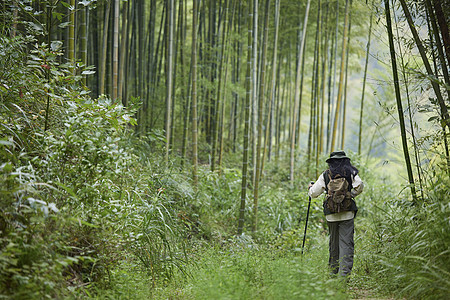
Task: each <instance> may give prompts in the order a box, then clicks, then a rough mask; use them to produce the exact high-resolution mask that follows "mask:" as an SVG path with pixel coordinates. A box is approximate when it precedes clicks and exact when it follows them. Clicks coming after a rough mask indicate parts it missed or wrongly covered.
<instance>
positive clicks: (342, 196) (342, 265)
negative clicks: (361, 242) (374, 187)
mask: <svg viewBox="0 0 450 300" xmlns="http://www.w3.org/2000/svg"><path fill="white" fill-rule="evenodd" d="M326 162H327V163H328V169H327V170H326V171H325V172H323V173H322V174H321V175H320V176H319V178H318V179H317V181H316V182H315V183H314V182H311V183H310V184H309V186H308V189H309V191H308V195H309V196H310V197H312V198H317V197H318V196H319V195H320V194H322V193H323V192H324V191H325V192H326V197H325V201H324V203H323V212H324V214H325V217H326V219H327V223H328V230H329V235H330V242H329V251H330V258H329V261H328V264H329V266H330V268H331V274H338V273H339V274H340V275H341V276H348V275H350V273H351V271H352V267H353V252H354V242H353V233H354V222H353V219H354V218H355V215H356V212H357V211H358V208H357V207H356V203H355V200H354V197H355V196H357V195H359V194H360V193H361V192H362V190H363V187H364V184H363V182H362V180H361V178H360V177H359V176H358V169H356V168H355V167H354V166H353V165H352V164H351V163H350V158H348V157H347V156H346V154H345V152H344V151H335V152H331V154H330V158H328V159H327V160H326Z"/></svg>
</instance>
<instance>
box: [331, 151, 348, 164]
mask: <svg viewBox="0 0 450 300" xmlns="http://www.w3.org/2000/svg"><path fill="white" fill-rule="evenodd" d="M343 158H348V157H347V156H346V155H345V152H344V151H334V152H331V154H330V158H328V159H327V160H326V162H330V160H333V159H343ZM348 159H350V158H348Z"/></svg>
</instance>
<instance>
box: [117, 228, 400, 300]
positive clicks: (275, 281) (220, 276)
mask: <svg viewBox="0 0 450 300" xmlns="http://www.w3.org/2000/svg"><path fill="white" fill-rule="evenodd" d="M317 242H318V243H319V244H316V245H315V246H313V247H311V248H310V249H309V250H308V251H306V252H305V254H304V255H303V256H302V255H301V254H300V253H299V252H297V251H283V250H282V251H280V250H279V249H273V248H270V247H267V246H262V245H255V244H240V243H236V242H233V243H232V244H229V245H221V246H217V245H216V246H212V245H209V244H204V245H203V247H202V248H201V249H198V251H197V252H196V253H191V254H190V255H189V256H190V260H189V262H188V264H187V266H186V269H185V271H187V273H183V272H175V276H174V277H173V279H172V280H171V281H170V282H168V283H167V284H166V285H165V286H163V287H158V288H156V289H155V288H152V287H151V286H152V284H151V280H150V279H149V276H148V275H147V274H144V273H140V272H141V271H138V270H127V271H126V272H121V273H120V274H117V275H119V276H118V277H117V276H115V275H113V277H112V278H113V282H112V285H111V286H113V287H115V286H120V291H121V297H123V296H125V298H130V299H148V297H150V298H152V299H373V300H375V299H377V300H389V299H393V298H390V297H386V296H383V295H380V294H379V293H377V291H376V290H375V289H372V287H371V286H369V285H368V284H367V282H366V279H367V278H362V276H360V275H359V274H358V272H357V271H356V272H355V273H354V274H352V277H351V278H350V280H349V282H348V283H345V282H343V281H342V280H341V279H340V278H339V277H330V276H329V275H328V269H327V260H328V258H327V255H328V253H327V247H326V245H327V242H326V239H325V238H324V237H320V238H319V239H318V240H317ZM125 274H126V276H125ZM138 274H141V275H138ZM186 274H189V275H186ZM136 276H137V277H136ZM116 280H117V282H114V281H116ZM119 281H120V283H119ZM137 290H139V292H137ZM123 291H128V292H127V293H126V294H125V295H124V294H123ZM110 296H111V295H109V297H110ZM108 299H109V298H108Z"/></svg>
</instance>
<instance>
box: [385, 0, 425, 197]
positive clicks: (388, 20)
mask: <svg viewBox="0 0 450 300" xmlns="http://www.w3.org/2000/svg"><path fill="white" fill-rule="evenodd" d="M401 1H402V0H401ZM384 6H385V13H386V28H387V32H388V36H389V49H390V53H391V63H392V75H393V77H394V88H395V98H396V100H397V112H398V117H399V123H400V131H401V136H402V145H403V154H404V157H405V163H406V170H407V172H408V179H409V184H410V188H411V194H412V196H413V201H414V203H415V202H417V199H416V189H415V186H414V176H413V173H412V168H411V161H410V158H409V151H408V141H407V140H406V129H405V119H404V116H403V105H402V100H401V96H400V85H399V81H398V73H397V60H396V57H395V48H394V36H393V34H392V25H391V12H390V8H389V0H384Z"/></svg>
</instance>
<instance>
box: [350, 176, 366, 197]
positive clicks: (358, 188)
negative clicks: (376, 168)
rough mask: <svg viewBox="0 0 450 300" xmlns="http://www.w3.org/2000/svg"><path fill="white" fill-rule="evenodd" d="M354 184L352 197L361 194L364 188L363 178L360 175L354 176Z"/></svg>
mask: <svg viewBox="0 0 450 300" xmlns="http://www.w3.org/2000/svg"><path fill="white" fill-rule="evenodd" d="M352 186H353V189H352V191H351V193H352V197H356V196H358V195H359V194H361V192H362V191H363V189H364V182H363V181H362V180H361V178H360V177H359V175H356V176H355V177H353V182H352Z"/></svg>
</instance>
